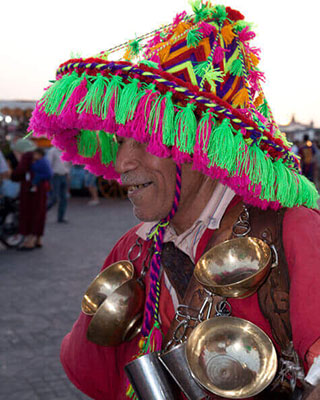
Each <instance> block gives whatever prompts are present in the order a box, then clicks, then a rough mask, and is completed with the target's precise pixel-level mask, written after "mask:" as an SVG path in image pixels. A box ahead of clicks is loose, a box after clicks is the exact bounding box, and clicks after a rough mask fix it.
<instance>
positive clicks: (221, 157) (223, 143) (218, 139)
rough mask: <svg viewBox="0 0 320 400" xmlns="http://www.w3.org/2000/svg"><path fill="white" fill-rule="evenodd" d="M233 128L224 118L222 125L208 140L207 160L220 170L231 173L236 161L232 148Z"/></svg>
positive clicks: (210, 164)
mask: <svg viewBox="0 0 320 400" xmlns="http://www.w3.org/2000/svg"><path fill="white" fill-rule="evenodd" d="M233 131H234V129H233V127H232V125H231V123H230V120H229V119H228V118H225V119H224V120H223V121H222V123H221V124H220V125H219V126H218V127H217V128H215V130H214V131H213V132H212V134H211V135H210V138H209V143H208V148H207V152H208V158H209V160H210V163H209V165H208V167H211V166H212V164H216V165H217V166H218V167H220V168H224V169H227V170H228V171H231V170H232V168H234V164H235V161H236V151H235V146H234V135H233Z"/></svg>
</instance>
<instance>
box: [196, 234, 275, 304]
mask: <svg viewBox="0 0 320 400" xmlns="http://www.w3.org/2000/svg"><path fill="white" fill-rule="evenodd" d="M271 263H272V253H271V249H270V247H269V246H268V244H266V243H265V242H264V241H263V240H260V239H257V238H254V237H242V238H237V239H231V240H227V241H225V242H223V243H221V244H218V245H217V246H215V247H213V248H212V249H210V250H209V251H207V252H206V253H205V254H204V255H203V256H202V257H201V258H200V260H199V261H198V262H197V264H196V266H195V269H194V275H195V277H196V279H197V280H198V281H199V282H200V283H201V284H202V285H203V286H204V287H205V288H206V289H208V290H209V291H211V292H212V293H214V294H216V295H219V296H222V297H238V298H245V297H248V296H251V295H252V294H253V293H254V292H255V291H256V290H257V289H258V288H259V286H260V285H261V284H262V283H263V281H264V280H265V278H266V277H267V275H268V273H269V270H270V267H271Z"/></svg>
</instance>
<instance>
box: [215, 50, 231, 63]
mask: <svg viewBox="0 0 320 400" xmlns="http://www.w3.org/2000/svg"><path fill="white" fill-rule="evenodd" d="M229 51H230V50H228V49H223V48H222V47H220V46H217V48H216V49H215V51H214V54H213V59H212V63H213V64H219V63H220V62H221V61H222V60H223V59H224V54H225V53H228V52H229Z"/></svg>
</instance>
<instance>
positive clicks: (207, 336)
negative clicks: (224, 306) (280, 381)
mask: <svg viewBox="0 0 320 400" xmlns="http://www.w3.org/2000/svg"><path fill="white" fill-rule="evenodd" d="M186 357H187V362H188V365H189V368H190V370H191V374H192V376H193V377H194V379H195V380H196V381H197V382H198V383H199V384H200V385H201V386H202V387H204V388H205V389H206V390H208V391H209V392H211V393H214V394H216V395H218V396H221V397H224V398H227V399H243V398H247V397H252V396H255V395H257V394H258V393H260V392H261V391H262V390H264V389H265V388H266V387H267V386H268V385H269V384H270V383H271V382H272V380H273V378H274V376H275V374H276V371H277V355H276V351H275V348H274V346H273V344H272V342H271V340H270V338H269V337H268V336H267V335H266V334H265V333H264V332H263V331H262V330H261V329H260V328H259V327H257V326H256V325H254V324H253V323H251V322H249V321H246V320H244V319H240V318H235V317H214V318H211V319H209V320H207V321H204V322H202V323H201V324H199V325H198V326H197V327H196V328H195V329H194V330H193V331H192V333H191V335H190V336H189V338H188V340H187V346H186Z"/></svg>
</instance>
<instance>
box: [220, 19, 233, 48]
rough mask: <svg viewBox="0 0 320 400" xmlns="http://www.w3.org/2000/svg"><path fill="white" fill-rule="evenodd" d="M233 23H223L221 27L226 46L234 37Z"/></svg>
mask: <svg viewBox="0 0 320 400" xmlns="http://www.w3.org/2000/svg"><path fill="white" fill-rule="evenodd" d="M232 28H233V25H232V24H228V25H225V26H224V27H223V28H222V29H221V34H222V37H223V40H224V43H225V44H226V46H228V45H229V44H230V43H231V42H232V41H233V39H234V37H235V36H236V35H235V34H234V33H233V30H232Z"/></svg>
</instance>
